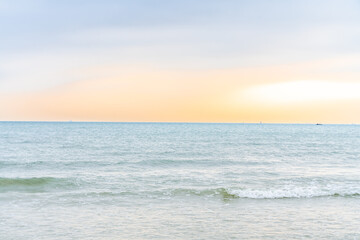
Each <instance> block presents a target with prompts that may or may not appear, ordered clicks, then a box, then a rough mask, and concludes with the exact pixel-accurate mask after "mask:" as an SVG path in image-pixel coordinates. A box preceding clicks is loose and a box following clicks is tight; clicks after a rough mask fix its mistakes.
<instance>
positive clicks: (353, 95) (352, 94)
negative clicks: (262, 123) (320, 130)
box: [243, 80, 360, 105]
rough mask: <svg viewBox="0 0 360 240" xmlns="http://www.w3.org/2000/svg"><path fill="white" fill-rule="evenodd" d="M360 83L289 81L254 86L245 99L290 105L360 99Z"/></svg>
mask: <svg viewBox="0 0 360 240" xmlns="http://www.w3.org/2000/svg"><path fill="white" fill-rule="evenodd" d="M359 93H360V83H359V82H330V81H318V80H303V81H288V82H280V83H272V84H264V85H258V86H252V87H250V88H248V89H246V90H244V92H243V97H244V98H245V99H248V100H250V101H253V102H258V103H262V104H274V105H288V104H297V103H304V102H313V101H337V100H356V99H360V94H359Z"/></svg>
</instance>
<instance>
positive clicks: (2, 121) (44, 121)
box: [0, 120, 359, 125]
mask: <svg viewBox="0 0 360 240" xmlns="http://www.w3.org/2000/svg"><path fill="white" fill-rule="evenodd" d="M4 122H8V123H11V122H14V123H16V122H17V123H156V124H161V123H168V124H172V123H173V124H259V125H261V124H274V125H275V124H288V125H359V123H321V122H309V123H297V122H293V123H288V122H262V121H259V122H176V121H174V122H166V121H132V122H129V121H77V120H69V121H61V120H59V121H58V120H0V123H4Z"/></svg>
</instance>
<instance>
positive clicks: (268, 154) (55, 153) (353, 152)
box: [0, 122, 360, 240]
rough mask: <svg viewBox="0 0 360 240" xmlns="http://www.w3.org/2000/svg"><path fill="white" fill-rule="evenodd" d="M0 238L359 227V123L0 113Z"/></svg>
mask: <svg viewBox="0 0 360 240" xmlns="http://www.w3.org/2000/svg"><path fill="white" fill-rule="evenodd" d="M0 239H2V240H7V239H16V240H17V239H21V240H22V239H24V240H25V239H26V240H28V239H360V126H359V125H310V124H309V125H296V124H205V123H204V124H197V123H194V124H192V123H77V122H71V123H70V122H69V123H60V122H58V123H56V122H53V123H52V122H0Z"/></svg>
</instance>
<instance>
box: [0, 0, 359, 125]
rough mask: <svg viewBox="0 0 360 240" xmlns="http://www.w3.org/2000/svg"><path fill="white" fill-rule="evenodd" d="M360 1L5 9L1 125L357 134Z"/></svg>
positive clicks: (0, 8) (148, 2)
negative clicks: (306, 128)
mask: <svg viewBox="0 0 360 240" xmlns="http://www.w3.org/2000/svg"><path fill="white" fill-rule="evenodd" d="M359 43H360V2H359V1H358V0H337V1H334V0H311V1H310V0H302V1H297V0H296V1H295V0H273V1H268V0H251V1H250V0H249V1H245V0H197V1H190V0H181V1H177V0H174V1H167V0H131V1H121V0H102V1H100V0H97V1H94V0H62V1H57V0H0V120H2V121H69V120H72V121H120V122H148V121H149V122H260V121H261V122H269V123H318V122H321V123H349V124H352V123H356V124H360V44H359Z"/></svg>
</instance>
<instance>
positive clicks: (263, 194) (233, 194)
mask: <svg viewBox="0 0 360 240" xmlns="http://www.w3.org/2000/svg"><path fill="white" fill-rule="evenodd" d="M171 194H172V195H195V196H219V197H221V198H223V199H239V198H248V199H287V198H319V197H360V191H355V190H353V191H335V190H321V189H315V188H292V189H286V188H284V189H267V190H256V189H227V188H215V189H205V190H194V189H176V190H173V191H172V193H171Z"/></svg>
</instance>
